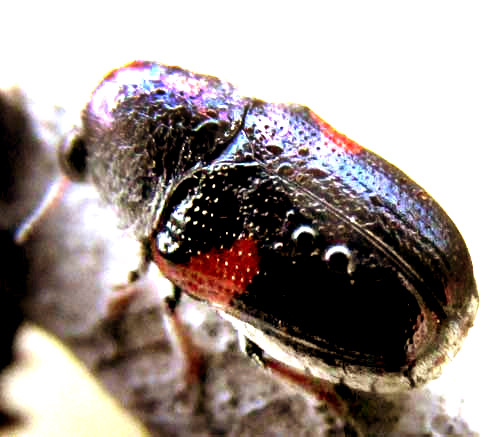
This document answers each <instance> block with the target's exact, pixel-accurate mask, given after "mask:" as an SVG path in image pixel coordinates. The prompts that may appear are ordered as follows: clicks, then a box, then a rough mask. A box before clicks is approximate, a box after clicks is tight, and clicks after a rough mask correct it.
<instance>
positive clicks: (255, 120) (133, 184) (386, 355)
mask: <svg viewBox="0 0 500 437" xmlns="http://www.w3.org/2000/svg"><path fill="white" fill-rule="evenodd" d="M62 162H63V168H64V169H65V170H66V173H67V174H68V176H70V177H71V178H72V179H74V180H81V179H85V178H88V179H90V180H91V181H92V182H93V183H94V184H95V186H96V187H97V189H98V190H99V191H100V193H101V195H102V197H103V198H104V200H105V201H106V202H108V203H110V204H111V205H113V206H114V207H115V208H116V210H117V213H118V215H119V216H120V218H121V221H122V223H123V226H125V227H128V228H130V229H131V230H132V231H133V232H134V233H135V235H136V237H137V238H138V239H139V240H140V241H142V242H143V243H144V245H145V247H147V248H148V251H147V253H148V254H149V258H148V259H147V260H146V261H150V260H152V261H154V262H155V263H156V264H157V265H158V267H159V268H160V270H161V271H162V272H163V274H164V275H165V276H166V277H167V278H169V279H170V280H171V281H172V282H173V283H174V284H175V285H176V286H178V287H180V289H182V290H183V291H185V292H186V293H188V294H189V295H191V296H193V297H195V298H197V299H201V300H204V301H207V302H209V303H211V304H212V305H213V306H214V307H216V308H217V309H218V310H220V312H221V313H222V314H223V315H224V316H225V317H226V318H228V319H229V320H230V321H231V322H232V323H233V324H234V325H235V326H236V328H237V329H238V330H239V331H240V332H242V333H243V334H244V336H245V337H247V338H248V339H249V340H251V341H252V342H253V343H254V344H256V345H257V346H258V347H260V348H262V349H263V350H264V351H266V352H267V353H268V354H269V355H271V356H273V357H274V358H276V359H277V360H279V361H282V362H284V363H287V364H289V365H290V366H292V367H295V368H297V369H299V370H301V371H303V372H304V373H307V374H310V375H312V376H314V377H318V378H321V379H323V380H326V381H329V382H333V383H336V382H339V381H343V382H344V383H345V384H347V385H349V386H350V387H352V388H355V389H361V390H366V391H368V390H375V391H378V392H390V391H395V390H402V389H406V388H411V387H416V386H419V385H422V384H424V383H425V382H427V381H428V380H430V379H432V378H434V377H436V376H438V374H439V373H440V372H441V367H442V365H443V363H445V362H446V361H448V360H449V359H450V358H451V357H452V356H453V355H455V353H456V352H457V350H458V349H459V347H460V345H461V343H462V340H463V338H464V337H465V335H466V333H467V330H468V329H469V327H470V326H471V325H472V323H473V320H474V316H475V313H476V310H477V307H478V294H477V291H476V285H475V281H474V277H473V270H472V264H471V260H470V257H469V253H468V251H467V248H466V246H465V243H464V241H463V239H462V237H461V235H460V233H459V232H458V230H457V228H456V227H455V225H454V224H453V223H452V221H451V220H450V219H449V217H448V216H447V215H446V213H445V212H444V211H443V210H442V209H441V207H440V206H439V205H438V204H437V203H436V202H435V201H434V200H433V199H432V198H431V197H430V196H429V195H428V194H427V193H426V192H425V191H424V190H423V189H422V188H420V187H419V186H418V185H417V184H415V183H414V182H413V181H412V180H410V179H409V178H408V177H407V176H406V175H405V174H404V173H402V172H401V171H400V170H399V169H397V168H396V167H394V166H393V165H391V164H389V163H388V162H387V161H385V160H384V159H382V158H380V157H379V156H377V155H376V154H375V153H373V152H371V151H368V150H366V149H364V148H363V147H361V146H360V145H358V144H357V143H355V142H354V141H352V140H350V139H348V138H347V137H346V136H344V135H342V134H340V133H339V132H337V131H336V130H335V129H333V128H332V127H330V126H329V125H328V124H327V123H325V122H324V121H323V120H322V119H321V118H319V117H318V116H317V115H316V114H314V113H313V112H312V111H311V110H310V109H309V108H307V107H305V106H300V105H290V104H272V103H266V102H263V101H261V100H257V99H252V98H246V97H241V96H239V95H238V93H237V91H236V90H235V89H234V88H233V87H232V86H231V85H230V84H229V83H227V82H224V81H221V80H219V79H217V78H215V77H211V76H205V75H200V74H195V73H192V72H189V71H186V70H182V69H180V68H178V67H169V66H164V65H161V64H157V63H152V62H133V63H131V64H129V65H127V66H125V67H122V68H119V69H117V70H114V71H112V72H111V73H109V74H108V75H107V76H106V77H105V78H104V80H103V81H102V82H101V84H100V85H99V86H98V87H97V89H96V90H95V91H94V93H93V95H92V98H91V100H90V102H89V103H88V105H87V107H86V108H85V110H84V112H83V126H82V130H81V132H80V133H79V135H78V136H77V137H76V138H75V139H73V140H72V141H70V142H69V143H68V144H67V145H66V147H65V148H63V149H62Z"/></svg>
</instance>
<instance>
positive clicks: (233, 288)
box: [153, 238, 260, 307]
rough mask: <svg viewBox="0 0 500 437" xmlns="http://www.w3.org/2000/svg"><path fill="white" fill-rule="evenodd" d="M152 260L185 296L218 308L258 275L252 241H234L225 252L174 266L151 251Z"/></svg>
mask: <svg viewBox="0 0 500 437" xmlns="http://www.w3.org/2000/svg"><path fill="white" fill-rule="evenodd" d="M153 261H154V262H155V264H156V265H157V266H158V268H159V269H160V271H161V272H162V273H163V274H164V275H165V276H166V277H167V278H168V279H170V280H171V281H172V282H174V283H175V284H176V285H178V286H179V287H181V288H182V289H183V290H184V291H186V292H187V293H188V294H192V295H193V296H195V297H197V298H199V299H203V300H206V301H208V302H210V303H212V304H214V305H218V306H220V307H227V306H228V305H229V304H230V302H231V300H232V298H233V297H234V296H236V295H238V294H242V293H244V292H245V291H246V289H247V286H248V285H249V284H250V283H251V282H252V279H253V278H254V277H255V275H257V274H258V273H259V261H260V257H259V256H258V254H257V245H256V242H255V240H252V239H251V238H244V239H241V240H236V241H235V242H234V244H233V245H232V246H231V247H230V248H229V249H222V250H221V249H215V248H214V249H211V250H209V251H208V252H206V253H202V254H200V255H196V256H193V257H191V259H190V260H189V262H188V263H187V264H183V265H176V264H172V263H170V262H169V261H167V260H165V258H163V256H162V255H161V253H160V252H159V251H158V250H156V249H155V250H153Z"/></svg>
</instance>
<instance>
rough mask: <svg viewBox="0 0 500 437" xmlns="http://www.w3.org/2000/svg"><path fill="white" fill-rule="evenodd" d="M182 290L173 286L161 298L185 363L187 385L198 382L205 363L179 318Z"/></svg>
mask: <svg viewBox="0 0 500 437" xmlns="http://www.w3.org/2000/svg"><path fill="white" fill-rule="evenodd" d="M181 298H182V290H181V288H180V287H178V286H176V285H174V286H173V292H172V293H171V294H169V295H167V296H165V297H164V298H163V302H164V310H165V314H166V316H167V317H168V323H169V325H170V327H171V330H172V335H173V337H174V338H175V339H176V340H177V342H178V345H179V349H180V350H181V353H182V355H183V358H184V362H185V379H186V382H187V383H194V382H197V381H199V380H200V379H201V378H202V377H203V374H204V372H205V365H204V364H205V362H204V359H203V353H202V351H201V350H200V348H199V347H198V346H197V345H196V344H194V342H193V340H192V336H191V334H190V332H189V331H188V329H187V328H186V325H185V323H184V322H183V321H182V320H181V318H180V316H179V311H178V307H179V303H180V301H181Z"/></svg>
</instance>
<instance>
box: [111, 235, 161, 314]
mask: <svg viewBox="0 0 500 437" xmlns="http://www.w3.org/2000/svg"><path fill="white" fill-rule="evenodd" d="M150 263H151V255H150V250H149V246H148V245H147V244H146V242H145V241H142V242H141V251H140V254H139V264H138V266H137V268H136V269H135V270H132V271H130V272H129V273H128V275H127V282H125V283H124V284H117V285H115V286H113V292H112V293H111V294H110V295H109V296H108V297H107V299H106V310H105V312H106V317H107V318H108V319H116V318H119V317H121V316H122V315H123V313H124V312H125V311H126V310H127V308H128V307H129V306H130V304H131V303H132V302H133V301H134V299H135V298H136V297H137V295H138V294H139V293H140V291H141V287H140V286H138V284H137V282H138V281H139V280H140V279H141V278H143V277H144V276H145V275H146V273H147V272H148V269H149V264H150Z"/></svg>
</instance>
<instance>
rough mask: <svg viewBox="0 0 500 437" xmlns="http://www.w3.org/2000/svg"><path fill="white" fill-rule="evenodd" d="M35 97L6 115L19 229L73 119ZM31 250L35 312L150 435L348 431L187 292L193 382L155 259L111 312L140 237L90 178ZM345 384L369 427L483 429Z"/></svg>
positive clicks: (8, 205)
mask: <svg viewBox="0 0 500 437" xmlns="http://www.w3.org/2000/svg"><path fill="white" fill-rule="evenodd" d="M14 97H15V99H14V100H15V102H16V103H15V104H13V101H14V100H12V99H13V98H14ZM9 99H10V100H6V98H2V101H1V104H2V108H0V114H12V111H17V109H18V108H19V105H21V104H22V99H20V98H19V96H17V97H16V96H13V95H12V94H10V95H9ZM31 107H32V108H34V109H32V111H33V112H32V113H31V114H30V118H29V119H30V120H32V122H26V119H23V120H21V119H15V118H12V117H11V118H9V116H6V117H4V119H3V123H4V124H5V123H6V124H7V125H8V126H9V128H13V129H14V132H15V133H14V135H13V136H12V135H11V136H9V137H8V138H7V139H6V140H4V144H2V153H3V154H4V156H3V157H2V158H3V159H2V162H8V163H9V166H7V167H6V169H7V170H4V174H5V175H9V174H10V173H9V172H11V173H12V175H13V176H12V177H10V178H8V177H7V178H5V180H2V184H3V187H8V188H9V190H8V191H9V193H10V194H9V195H8V196H7V195H5V196H3V198H2V210H3V211H4V214H3V217H2V227H3V228H9V229H14V228H15V227H16V226H17V225H18V224H19V223H20V221H21V220H22V218H23V217H24V216H26V215H27V214H28V213H29V212H30V211H31V210H32V209H33V208H34V207H35V206H36V204H37V202H38V201H39V200H40V199H41V197H42V196H43V193H44V192H45V190H46V189H47V187H48V185H49V184H50V183H51V182H52V181H53V180H54V179H55V178H56V175H57V173H58V170H57V163H56V158H55V145H56V144H57V143H58V142H59V141H60V139H61V138H62V135H63V134H64V132H62V130H63V128H62V126H63V125H64V123H63V122H62V121H61V119H58V116H57V112H56V111H55V110H54V112H51V111H48V110H47V109H43V108H42V107H34V106H31ZM21 118H22V117H21ZM6 192H7V191H6ZM9 196H10V197H9ZM25 250H26V253H27V259H28V265H29V274H28V278H27V296H26V297H24V298H23V300H22V302H21V303H22V307H23V310H24V314H25V317H26V319H28V320H31V321H33V322H35V323H37V324H39V325H40V326H42V327H43V328H44V329H46V330H48V331H50V332H51V333H53V334H55V335H56V336H57V337H59V338H60V339H61V340H62V341H63V342H64V343H65V344H66V345H67V346H68V347H69V348H70V349H71V350H72V351H73V352H74V353H75V354H76V355H77V356H78V357H79V358H80V359H81V360H82V361H83V362H84V363H85V365H86V366H87V367H88V368H89V369H90V370H91V372H92V373H93V374H94V375H95V377H96V378H98V380H99V381H100V382H101V383H102V384H103V385H104V386H105V387H106V388H107V390H108V391H109V392H110V393H112V394H113V396H115V397H116V398H117V399H119V401H120V402H121V403H122V404H123V405H124V406H125V407H126V408H127V409H128V410H129V411H130V412H131V413H132V414H134V415H136V416H137V417H138V418H139V419H140V420H141V421H142V422H143V423H144V424H145V426H146V427H147V428H148V429H149V430H150V432H151V434H152V435H155V436H222V435H223V436H257V435H258V436H277V435H293V436H322V435H339V436H341V435H345V433H344V426H343V421H342V418H338V417H335V414H334V413H333V412H332V411H330V410H329V409H328V408H326V407H325V406H324V405H321V404H320V403H319V402H318V401H316V400H315V399H313V398H312V397H311V396H310V395H307V394H305V393H303V392H301V390H300V389H299V388H295V387H290V386H288V385H287V384H285V383H283V382H282V381H279V380H277V379H276V378H274V377H272V376H271V375H269V374H268V373H267V372H266V371H265V370H263V369H260V368H259V367H257V366H256V365H255V364H254V363H253V362H251V361H250V360H248V359H247V358H246V357H244V356H243V355H242V354H241V353H240V352H239V350H238V347H237V337H236V333H235V332H234V330H233V328H232V327H231V326H230V325H229V324H228V323H227V322H224V321H223V320H222V319H220V317H219V316H218V315H217V313H216V312H215V311H214V310H213V309H211V308H210V307H209V306H208V305H203V304H200V303H198V302H194V301H193V300H191V299H189V298H187V297H185V296H184V297H183V301H182V303H181V306H180V308H179V310H180V313H179V314H180V317H181V319H182V320H183V321H184V322H185V324H186V326H187V329H188V331H189V333H190V334H191V336H192V338H193V341H194V343H195V344H196V345H197V346H198V347H199V348H200V350H201V351H202V355H203V359H204V364H205V366H204V369H205V371H204V372H203V374H202V376H201V377H200V379H199V381H196V382H194V383H192V382H188V381H186V379H185V378H184V377H183V376H184V373H183V371H184V365H185V357H184V356H183V355H182V354H181V353H180V351H179V345H178V343H177V341H176V339H175V338H174V337H173V336H172V335H171V332H170V331H169V329H167V330H165V325H166V326H167V328H168V320H167V323H165V322H166V319H165V318H164V315H163V311H162V306H161V299H160V294H161V293H162V290H165V289H167V287H169V284H168V282H167V281H166V280H165V279H163V278H160V276H159V273H158V272H157V271H156V269H155V268H154V267H153V268H151V269H150V272H149V275H148V277H147V278H144V279H143V280H141V281H140V283H139V285H140V286H141V287H140V288H141V291H140V292H139V293H138V295H137V297H136V298H135V299H133V301H132V303H131V305H130V306H128V307H127V308H126V309H125V312H124V313H123V314H122V316H121V317H118V318H116V319H113V320H110V319H109V318H107V317H106V315H105V303H106V299H107V298H108V297H109V295H110V293H112V286H113V285H116V284H119V283H120V282H123V281H125V280H126V278H127V273H128V271H129V270H131V269H133V268H134V267H135V266H136V263H137V262H138V258H137V251H138V246H137V245H136V244H135V243H134V242H133V241H132V240H130V239H129V238H128V237H126V236H125V234H124V233H123V232H121V231H120V230H118V229H117V227H116V221H115V219H114V216H113V213H112V211H110V210H109V209H106V208H104V207H103V206H102V205H101V204H100V202H99V199H98V198H97V195H96V193H95V192H94V190H93V189H92V187H89V186H85V185H73V186H71V187H70V189H69V190H68V192H67V193H66V194H65V196H64V198H63V199H62V201H61V203H60V204H59V205H58V206H56V207H55V208H54V209H53V210H52V211H51V212H50V214H49V215H48V216H47V218H46V219H45V220H44V221H43V222H42V223H40V225H39V226H38V227H37V228H36V230H35V232H34V233H33V235H32V237H31V238H30V240H29V241H28V242H27V243H26V245H25ZM344 391H345V393H343V394H344V396H345V397H346V398H347V399H349V402H350V405H351V408H352V411H353V412H354V415H355V418H356V420H357V421H358V422H359V424H360V426H361V427H362V428H363V429H364V431H365V432H366V434H367V435H386V436H404V435H407V436H410V435H411V436H425V435H430V434H431V433H432V434H433V435H456V436H469V435H474V433H473V432H471V431H470V430H469V428H468V426H467V424H466V423H464V422H463V421H462V419H461V418H453V417H448V416H447V415H446V413H445V410H444V406H443V404H444V402H443V400H442V399H440V398H438V397H437V396H436V395H433V394H432V393H431V392H430V391H429V390H427V389H423V390H418V391H412V392H409V393H403V394H399V395H394V396H391V397H387V396H386V397H383V398H382V397H380V396H377V395H374V394H365V393H352V392H350V391H348V390H344Z"/></svg>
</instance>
